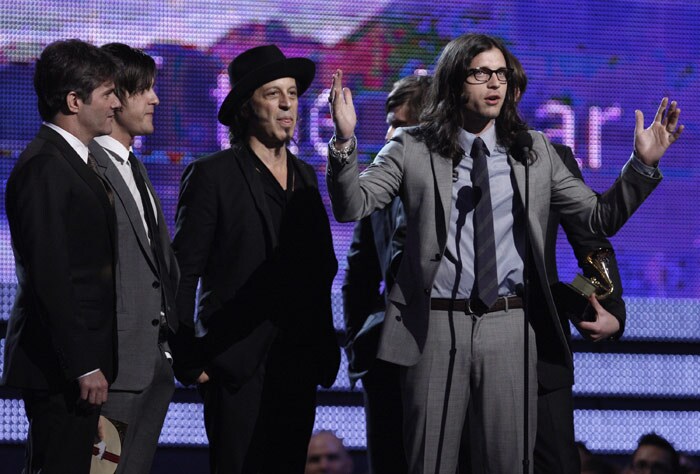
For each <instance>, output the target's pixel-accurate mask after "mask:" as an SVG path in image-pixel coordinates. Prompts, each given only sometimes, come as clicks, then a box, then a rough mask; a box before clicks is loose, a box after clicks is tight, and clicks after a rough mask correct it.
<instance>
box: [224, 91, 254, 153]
mask: <svg viewBox="0 0 700 474" xmlns="http://www.w3.org/2000/svg"><path fill="white" fill-rule="evenodd" d="M252 115H253V114H252V109H251V105H250V98H248V99H246V100H245V101H244V102H243V104H241V106H240V107H238V109H236V111H235V112H234V113H233V116H232V117H231V124H230V125H229V129H228V135H229V139H230V141H231V145H236V144H241V143H245V140H246V138H247V133H248V125H249V124H250V118H251V116H252Z"/></svg>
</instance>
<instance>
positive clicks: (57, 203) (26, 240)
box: [8, 155, 100, 380]
mask: <svg viewBox="0 0 700 474" xmlns="http://www.w3.org/2000/svg"><path fill="white" fill-rule="evenodd" d="M62 162H63V161H62V160H59V159H57V158H56V157H55V156H49V155H39V156H35V157H34V158H32V160H31V163H29V164H27V166H26V167H25V169H24V170H23V172H22V173H20V174H19V175H18V176H17V180H16V181H15V185H14V186H13V190H14V191H15V203H16V207H15V212H14V213H12V214H13V215H12V216H11V218H12V220H14V221H15V222H16V223H17V226H16V229H17V232H13V240H14V242H13V244H14V245H16V246H17V247H18V250H19V253H20V255H21V258H22V260H23V261H22V264H23V267H24V268H25V269H26V275H27V276H29V278H30V279H31V285H30V286H31V288H32V289H33V291H35V292H36V299H37V301H38V305H39V308H38V309H39V313H40V314H42V315H44V316H45V317H44V321H43V323H44V324H45V325H46V329H47V331H48V334H49V335H50V339H51V342H52V344H53V347H54V349H55V351H56V353H57V356H58V359H59V362H60V365H61V366H62V367H63V369H64V372H65V377H66V378H67V379H68V380H75V379H77V378H78V377H79V376H81V375H84V374H86V373H88V372H91V371H94V370H96V369H99V368H100V367H99V362H98V358H97V355H96V354H95V351H94V350H93V347H92V346H93V344H94V337H92V336H91V333H90V329H89V328H88V321H86V317H89V314H88V312H89V310H88V309H87V308H82V307H81V304H80V303H79V298H78V295H76V294H75V290H74V285H73V283H72V275H71V265H70V256H69V252H68V249H69V245H70V243H69V237H68V232H67V229H66V221H67V217H66V216H67V213H69V212H70V204H71V203H70V200H71V189H70V181H69V180H67V179H66V178H65V175H66V170H65V169H63V168H61V167H60V163H62ZM71 172H72V171H71ZM62 177H63V178H62ZM8 217H10V216H8Z"/></svg>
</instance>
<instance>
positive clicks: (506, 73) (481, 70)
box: [464, 67, 513, 84]
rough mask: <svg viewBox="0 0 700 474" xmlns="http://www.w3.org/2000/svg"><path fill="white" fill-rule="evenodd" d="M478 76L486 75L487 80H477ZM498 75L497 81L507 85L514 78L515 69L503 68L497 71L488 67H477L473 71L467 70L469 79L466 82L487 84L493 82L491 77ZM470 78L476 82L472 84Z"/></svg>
mask: <svg viewBox="0 0 700 474" xmlns="http://www.w3.org/2000/svg"><path fill="white" fill-rule="evenodd" d="M477 74H486V75H487V77H486V79H477V78H476V75H477ZM494 74H496V79H498V82H500V83H501V84H506V83H508V81H509V80H510V79H511V77H513V68H510V67H502V68H498V69H496V70H493V69H489V68H487V67H476V68H472V69H467V77H466V79H464V81H465V82H466V83H468V84H486V83H487V82H489V81H490V80H491V77H493V75H494ZM469 78H472V79H473V80H474V81H475V82H470V81H469Z"/></svg>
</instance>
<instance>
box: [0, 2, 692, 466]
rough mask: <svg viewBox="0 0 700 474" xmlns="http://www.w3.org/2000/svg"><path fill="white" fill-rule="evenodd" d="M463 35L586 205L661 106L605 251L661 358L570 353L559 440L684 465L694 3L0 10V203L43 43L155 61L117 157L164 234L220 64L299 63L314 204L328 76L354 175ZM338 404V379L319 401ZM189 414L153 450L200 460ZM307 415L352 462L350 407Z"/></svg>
mask: <svg viewBox="0 0 700 474" xmlns="http://www.w3.org/2000/svg"><path fill="white" fill-rule="evenodd" d="M468 32H483V33H489V34H493V35H497V36H499V37H501V38H503V40H504V41H505V42H506V43H507V44H508V46H509V47H510V48H511V50H512V51H513V52H514V53H515V54H516V55H517V56H518V57H519V58H520V60H521V61H522V64H523V66H524V67H525V70H526V72H527V74H528V78H529V85H528V88H527V92H526V94H525V96H524V97H523V100H522V106H521V107H522V112H523V114H524V116H525V117H526V119H527V121H528V122H529V123H530V125H531V126H532V127H533V128H537V129H540V130H543V131H545V133H547V135H548V136H549V137H550V138H551V139H552V141H557V142H562V143H565V144H566V145H569V146H570V147H572V148H573V149H574V151H575V154H576V156H577V157H578V159H579V160H580V165H581V168H582V170H583V174H584V176H585V179H586V181H587V183H588V184H589V185H590V186H591V187H593V188H594V189H596V190H599V191H603V190H604V189H606V188H607V187H608V186H609V185H610V184H611V183H612V182H613V181H614V180H615V178H616V177H617V176H618V174H619V172H620V169H621V167H622V165H623V164H624V163H625V161H626V160H627V159H628V158H629V156H630V154H631V152H632V140H633V130H634V111H635V109H640V110H642V111H643V112H644V114H645V123H646V124H648V123H649V122H650V121H651V120H652V118H653V116H654V113H655V111H656V108H657V106H658V103H659V101H660V100H661V98H662V97H663V96H669V97H670V98H671V99H673V100H677V101H678V102H679V104H680V107H681V109H682V114H681V118H682V122H683V123H684V124H685V125H686V131H685V133H684V134H683V136H682V138H681V140H680V142H679V143H677V144H676V145H674V146H673V147H672V149H671V151H670V152H669V153H668V154H667V156H665V157H664V159H663V162H662V166H661V169H662V171H663V174H664V176H665V179H664V181H663V182H662V184H661V185H660V186H659V188H658V189H657V191H656V192H655V193H654V194H653V195H652V197H651V198H650V199H649V200H648V202H646V203H645V204H644V205H643V206H642V208H641V209H640V210H639V211H638V212H637V213H636V214H635V216H634V217H633V218H632V219H631V221H630V222H629V223H628V224H627V225H626V226H625V228H624V229H623V230H622V231H621V232H620V233H619V234H618V235H617V236H615V237H614V238H613V239H612V242H613V244H614V246H615V249H616V251H617V254H618V261H619V262H620V268H621V273H622V280H623V283H624V288H625V296H626V297H628V302H629V305H628V306H629V315H628V319H629V323H628V328H629V329H628V338H629V339H630V340H632V341H666V342H667V343H668V344H666V345H662V346H659V345H658V343H657V344H656V345H654V346H651V347H653V348H656V349H651V350H645V349H639V348H638V347H637V346H622V347H623V348H625V347H632V348H631V349H629V352H630V353H629V354H628V353H625V350H624V349H623V350H616V351H613V352H610V353H602V354H595V352H596V350H595V349H591V350H585V351H584V352H583V353H581V354H577V355H576V357H577V365H578V372H577V385H576V394H577V397H578V398H577V400H583V402H584V403H582V405H581V404H579V406H583V408H582V409H580V410H578V411H577V413H576V416H577V418H576V423H577V435H578V436H579V438H581V439H583V440H584V441H587V442H588V444H589V447H592V448H593V449H597V450H599V451H606V452H625V451H629V450H631V449H632V447H633V446H634V442H635V440H636V438H637V437H638V436H639V434H641V432H642V431H649V430H657V431H659V432H661V433H664V434H666V435H667V436H669V437H670V438H672V440H673V441H674V442H675V443H676V444H677V445H678V446H679V447H680V448H682V449H685V450H687V451H693V452H695V451H699V450H700V433H699V431H698V430H700V428H698V426H700V423H698V419H697V418H698V412H696V411H695V405H694V403H693V402H694V401H695V400H697V399H698V396H699V394H700V388H699V387H700V380H698V377H699V376H698V375H697V374H698V373H700V365H699V364H700V361H699V360H698V356H697V354H696V351H695V350H694V349H692V347H693V346H692V344H688V343H689V342H690V343H692V342H696V341H698V340H700V324H699V323H698V313H697V309H698V301H700V272H698V271H697V268H698V264H699V263H700V232H699V231H698V226H697V225H696V221H698V219H699V217H700V216H699V215H700V208H699V206H698V200H699V193H700V189H699V188H700V186H699V185H700V179H699V178H698V171H699V170H700V164H698V163H697V161H698V157H697V150H698V149H699V148H700V146H699V145H700V143H699V138H698V134H697V132H698V122H699V121H700V109H699V108H698V107H699V105H698V97H700V63H699V62H698V51H700V4H698V3H697V2H696V1H694V0H687V1H679V0H636V1H619V0H606V1H602V0H596V1H590V0H585V1H584V0H580V1H574V0H561V1H557V2H552V1H544V0H531V1H527V2H525V1H497V0H489V1H440V2H424V1H417V0H353V1H352V2H347V1H343V2H341V1H336V0H298V1H296V2H279V1H260V0H237V1H234V2H212V1H208V0H189V1H182V0H149V1H145V0H142V1H137V0H120V1H116V0H110V1H96V0H95V1H80V0H74V1H70V0H53V1H51V0H17V1H8V0H3V1H2V3H1V4H0V179H1V180H2V182H3V190H4V183H5V181H6V180H7V177H8V175H9V173H10V170H11V169H12V166H13V165H14V163H15V161H16V159H17V156H18V154H19V153H20V151H21V150H22V149H23V147H24V146H25V145H26V144H27V142H28V141H29V140H30V139H31V138H32V137H33V136H34V134H35V133H36V131H37V129H38V127H39V125H40V119H39V115H38V113H37V111H36V99H35V95H34V92H33V88H32V74H33V69H34V61H35V59H36V58H37V56H38V55H39V53H40V52H41V50H42V48H43V47H44V46H45V45H46V44H48V43H49V42H51V41H54V40H57V39H66V38H80V39H83V40H87V41H91V42H93V43H95V44H96V45H101V44H104V43H107V42H112V41H119V42H125V43H128V44H131V45H133V46H138V47H140V48H143V49H145V50H146V51H147V52H148V53H149V54H151V55H152V56H153V57H154V58H155V59H156V62H157V64H158V77H157V81H156V89H157V93H158V95H159V97H160V106H158V108H157V110H156V116H155V128H156V131H155V133H154V134H153V135H151V136H148V137H143V138H142V139H139V140H138V141H137V142H136V143H135V145H134V148H135V151H136V153H137V154H139V155H140V156H141V157H142V159H143V160H144V162H145V163H146V166H147V168H148V171H149V174H150V177H151V180H152V181H153V183H154V185H155V187H156V190H157V191H158V193H159V195H160V198H161V200H162V202H163V205H164V210H165V215H166V218H167V223H168V225H169V226H170V229H171V231H172V230H173V226H174V225H173V217H174V213H175V209H176V205H177V193H178V185H179V178H180V175H181V173H182V171H183V169H184V167H185V165H187V164H188V163H190V162H191V161H192V160H195V159H197V158H198V157H200V156H202V155H205V154H208V153H211V152H214V151H216V150H219V149H221V148H224V147H226V146H227V130H226V129H225V128H224V127H222V126H221V125H219V124H218V122H217V120H216V114H217V110H218V107H219V105H220V103H221V101H222V100H223V98H224V97H225V95H226V93H227V92H228V89H229V84H228V77H227V76H226V66H227V65H228V63H229V61H230V60H231V59H232V58H233V57H234V56H236V55H237V54H239V53H240V52H242V51H244V50H246V49H248V48H250V47H253V46H258V45H262V44H269V43H275V44H277V45H278V46H279V47H280V48H281V49H282V50H283V51H284V52H285V54H286V55H287V56H306V57H310V58H311V59H313V60H314V61H315V62H316V64H317V74H316V79H315V80H314V82H313V84H312V85H311V87H310V89H309V90H308V91H307V92H306V93H305V94H304V96H303V97H301V99H300V107H299V113H300V120H299V129H298V132H297V137H296V138H297V140H296V143H295V145H294V147H293V148H294V151H295V152H296V153H297V154H298V155H299V156H300V157H301V158H303V159H304V160H305V161H307V162H308V163H311V164H312V165H314V166H315V167H316V169H317V172H318V175H319V182H320V183H321V188H322V189H321V193H322V195H323V196H324V199H325V200H326V204H327V205H328V204H329V203H328V196H327V192H326V189H325V184H324V178H323V173H324V171H325V155H326V143H327V140H328V139H329V138H330V137H331V135H332V131H333V129H332V122H331V121H330V117H329V114H328V107H327V95H328V92H327V87H329V85H330V79H331V75H332V73H333V71H334V70H335V69H336V68H342V69H343V70H344V71H345V77H346V85H347V86H348V87H350V88H351V89H352V91H353V95H354V101H355V105H356V107H357V110H358V118H359V126H358V131H357V137H358V142H359V149H360V151H361V160H362V161H363V162H364V163H369V162H370V161H371V160H372V158H373V157H374V155H375V154H376V153H377V151H378V150H379V149H380V148H381V146H382V144H383V138H384V133H385V129H386V124H385V111H384V99H385V96H386V93H387V92H388V91H389V90H390V88H391V86H392V84H393V82H394V81H396V80H397V79H399V78H401V77H403V76H405V75H408V74H412V73H414V72H417V71H418V72H420V73H430V72H431V71H432V69H433V68H434V65H435V62H436V59H437V57H438V55H439V53H440V51H441V49H442V48H443V46H444V45H445V44H446V43H447V42H448V41H449V40H450V39H452V38H454V37H456V36H458V35H461V34H463V33H468ZM0 200H2V204H3V206H1V207H2V208H3V213H2V216H0V304H1V308H0V318H2V319H6V318H7V317H8V314H9V308H10V306H11V303H12V298H13V296H14V285H15V275H14V264H13V257H12V250H11V243H10V237H9V231H8V226H7V221H6V219H5V217H4V192H3V197H2V198H0ZM329 215H330V211H329ZM331 223H332V230H333V236H334V242H335V250H336V254H337V256H338V260H339V264H340V270H339V272H338V277H337V278H336V284H335V286H334V307H335V319H336V326H337V327H338V328H339V329H340V328H341V327H342V324H341V321H342V313H341V312H342V307H341V300H340V296H339V290H340V282H341V281H342V277H343V275H344V271H345V265H346V262H345V253H346V251H347V248H348V245H349V242H350V235H351V231H352V225H350V224H343V225H341V224H338V223H336V222H335V221H334V219H333V218H332V217H331ZM559 267H560V270H561V276H562V278H563V279H564V280H569V281H570V280H571V279H572V278H573V276H574V274H575V272H576V270H577V267H576V262H575V261H574V259H573V254H572V252H571V250H570V248H569V247H568V245H567V243H566V241H565V239H562V238H560V243H559ZM673 343H682V344H680V345H676V346H674V345H673ZM660 347H661V348H660ZM659 348H660V349H659ZM632 352H634V353H632ZM645 352H647V353H645ZM648 352H651V353H650V354H649V353H648ZM654 352H659V353H663V354H655V353H654ZM346 389H348V383H347V380H346V377H345V374H344V373H343V374H341V375H340V376H339V378H338V381H337V383H336V387H335V390H336V391H343V390H346ZM595 397H603V399H622V398H620V397H628V398H631V399H637V400H639V399H652V400H658V401H659V404H658V407H660V408H662V409H661V410H658V411H657V410H655V409H654V408H655V407H656V406H655V405H653V406H646V408H645V407H644V406H642V407H641V409H639V410H636V409H629V408H630V407H632V408H634V406H635V405H634V404H632V405H630V406H625V405H624V404H618V405H617V406H616V408H614V409H613V408H611V409H609V410H602V411H601V410H594V409H593V406H592V405H591V402H590V401H591V400H596V398H595ZM606 397H607V398H606ZM669 399H670V400H678V401H679V403H681V405H679V406H680V407H682V408H683V409H682V410H681V409H676V408H675V407H674V405H673V404H669V403H668V400H669ZM356 400H357V399H356ZM586 401H588V402H589V404H588V405H587V404H586V403H585V402H586ZM346 405H347V404H346ZM3 406H4V408H3V410H6V411H5V414H6V416H5V417H0V418H1V419H3V421H5V422H6V426H5V428H3V430H4V431H0V437H3V438H4V439H5V440H7V441H11V440H21V439H22V438H23V436H24V430H26V427H24V425H23V417H22V416H21V413H22V407H21V403H19V402H18V401H17V400H9V399H6V400H4V405H3ZM200 410H201V407H200V406H199V405H197V404H187V403H179V404H178V403H175V404H173V407H172V410H171V415H170V416H169V418H168V423H167V424H166V430H165V431H164V434H163V438H162V439H161V441H162V442H164V443H174V444H178V443H183V444H202V443H204V442H205V441H206V439H205V438H204V437H203V435H202V430H201V419H200V415H199V414H198V413H199V412H200ZM318 413H319V416H318V423H317V427H324V428H331V429H336V430H338V431H339V432H340V434H341V435H343V436H345V438H346V441H347V443H348V444H350V445H351V446H355V447H362V446H363V445H364V434H363V417H362V412H361V409H360V408H359V407H357V406H339V407H335V406H321V407H319V412H318ZM10 418H12V421H9V420H10ZM191 423H192V424H193V425H191V429H188V426H190V424H191ZM3 433H4V434H3Z"/></svg>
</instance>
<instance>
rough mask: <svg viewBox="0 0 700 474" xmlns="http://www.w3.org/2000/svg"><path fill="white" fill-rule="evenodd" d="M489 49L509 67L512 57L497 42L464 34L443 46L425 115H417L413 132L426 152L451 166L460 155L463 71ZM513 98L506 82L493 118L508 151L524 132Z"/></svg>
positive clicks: (497, 40) (464, 76) (499, 140)
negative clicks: (493, 50) (504, 94)
mask: <svg viewBox="0 0 700 474" xmlns="http://www.w3.org/2000/svg"><path fill="white" fill-rule="evenodd" d="M493 48H497V49H499V50H500V51H501V52H502V53H503V56H504V57H505V58H506V66H507V67H511V65H510V64H509V61H508V60H509V58H512V57H513V56H512V55H511V54H510V52H509V51H508V50H507V49H506V47H505V45H504V44H503V43H502V42H501V41H500V40H499V39H497V38H494V37H492V36H488V35H480V34H466V35H462V36H460V37H459V38H456V39H454V40H452V41H450V42H449V43H448V44H447V46H445V49H443V51H442V54H441V55H440V58H439V59H438V63H437V66H436V68H435V75H434V77H433V83H432V86H431V88H430V93H429V96H428V100H427V103H426V108H425V111H424V112H423V114H422V115H421V127H419V128H417V129H415V131H414V132H413V133H414V134H415V135H416V136H417V137H419V138H421V139H422V140H423V141H424V142H425V144H426V145H427V147H428V149H429V150H430V151H433V152H436V153H439V154H440V155H442V156H444V157H446V158H449V159H450V160H452V162H453V163H455V164H456V163H458V162H459V161H460V160H461V159H462V156H463V155H464V150H462V147H461V146H460V145H459V140H458V137H459V134H460V132H461V131H462V108H463V107H464V101H463V84H464V81H465V80H466V78H467V70H468V69H469V66H470V64H471V62H472V59H474V57H475V56H477V55H478V54H481V53H483V52H484V51H488V50H490V49H493ZM515 98H516V97H515V86H514V84H513V83H512V81H509V82H508V86H507V91H506V96H505V101H504V103H503V108H502V109H501V113H500V114H499V115H498V117H497V118H496V137H497V139H498V142H499V144H500V145H502V146H504V147H505V148H506V149H509V148H510V147H511V145H512V144H513V141H514V140H515V135H516V134H517V133H518V132H519V131H521V130H527V128H528V127H527V124H526V123H525V122H524V121H523V120H522V118H521V117H520V114H519V113H518V109H517V104H516V100H515Z"/></svg>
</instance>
